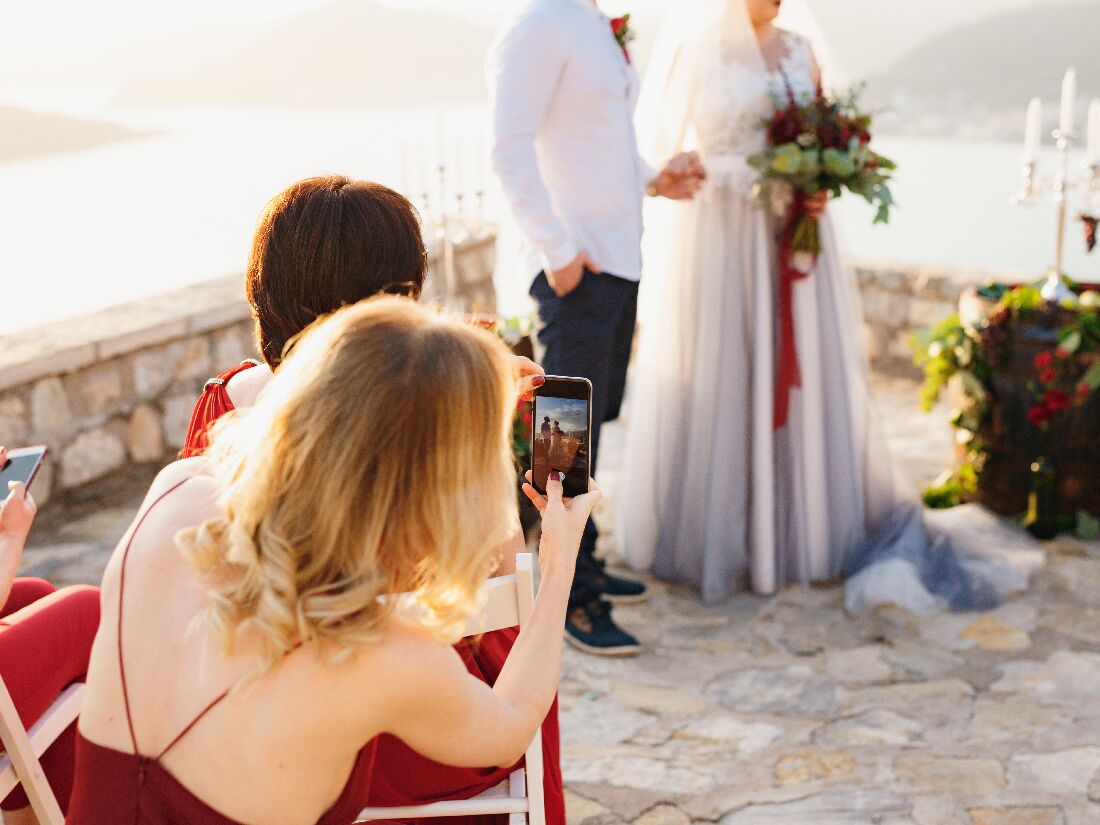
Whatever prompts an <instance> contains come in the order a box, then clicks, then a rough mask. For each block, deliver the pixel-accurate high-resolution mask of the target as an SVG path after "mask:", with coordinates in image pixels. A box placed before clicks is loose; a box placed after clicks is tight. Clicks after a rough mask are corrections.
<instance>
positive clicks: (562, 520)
mask: <svg viewBox="0 0 1100 825" xmlns="http://www.w3.org/2000/svg"><path fill="white" fill-rule="evenodd" d="M526 478H527V482H526V483H525V484H524V485H523V492H524V494H525V495H526V496H527V498H529V499H530V500H531V503H532V504H534V505H535V508H536V509H537V510H538V511H539V513H540V515H541V516H542V539H541V541H540V542H539V567H540V568H541V569H542V573H543V575H544V576H545V575H547V574H548V573H549V572H550V571H551V570H553V571H561V572H562V573H563V574H564V575H567V576H568V577H569V580H570V581H572V579H573V570H574V567H575V566H576V563H577V552H578V550H579V549H580V546H581V536H583V535H584V526H585V524H587V523H588V519H589V518H590V517H591V515H592V511H593V510H594V509H595V508H596V505H597V504H598V503H599V501H600V499H601V498H603V493H602V492H601V491H600V488H599V487H597V486H596V482H595V481H593V480H589V482H588V492H587V493H585V494H584V495H580V496H577V497H576V498H572V499H565V498H563V497H562V490H563V487H562V479H561V474H560V473H559V472H558V471H557V470H554V471H552V472H551V473H550V477H549V478H548V479H547V480H546V495H545V496H544V495H542V494H541V493H539V492H538V490H536V489H535V488H534V487H533V486H532V485H531V473H530V471H528V472H527V476H526Z"/></svg>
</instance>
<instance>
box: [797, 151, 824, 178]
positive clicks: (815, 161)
mask: <svg viewBox="0 0 1100 825" xmlns="http://www.w3.org/2000/svg"><path fill="white" fill-rule="evenodd" d="M799 171H800V172H801V173H802V174H804V175H806V177H807V178H816V177H817V176H818V175H820V174H821V152H820V151H819V150H817V149H803V150H802V161H801V163H800V165H799Z"/></svg>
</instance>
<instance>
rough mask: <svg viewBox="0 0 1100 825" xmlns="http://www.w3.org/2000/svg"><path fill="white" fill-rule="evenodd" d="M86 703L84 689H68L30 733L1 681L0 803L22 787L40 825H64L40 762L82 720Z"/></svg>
mask: <svg viewBox="0 0 1100 825" xmlns="http://www.w3.org/2000/svg"><path fill="white" fill-rule="evenodd" d="M83 701H84V685H83V684H75V685H69V687H67V688H65V690H64V691H62V693H61V695H60V696H58V697H57V698H56V699H55V700H54V701H53V704H51V705H50V706H49V707H48V708H47V709H46V712H45V713H44V714H42V718H40V719H39V720H38V721H37V722H35V723H34V724H33V725H31V728H30V730H24V728H23V723H22V722H21V721H20V720H19V713H18V712H17V711H16V709H15V703H14V702H12V700H11V694H9V693H8V688H7V686H6V685H5V684H4V680H3V679H0V743H2V744H3V746H4V755H3V756H2V757H0V799H3V798H4V797H5V796H7V795H8V794H9V793H11V792H12V791H13V790H14V789H15V787H16V786H17V785H22V786H23V790H24V791H26V794H27V798H28V799H29V800H30V803H31V810H33V811H34V813H35V816H37V817H38V821H39V823H41V825H64V823H65V816H64V815H63V814H62V813H61V806H60V805H58V804H57V797H55V796H54V793H53V791H52V790H51V789H50V785H49V783H48V782H47V781H46V775H45V774H44V773H43V772H42V765H41V763H40V762H39V761H38V758H39V757H40V756H42V754H44V753H45V752H46V749H47V748H48V747H49V746H50V745H52V744H53V743H54V742H55V741H57V738H58V737H59V736H60V735H61V734H62V733H63V732H64V731H65V729H66V728H67V727H69V725H71V724H72V723H73V722H75V721H76V719H77V717H78V716H80V706H81V704H82V703H83Z"/></svg>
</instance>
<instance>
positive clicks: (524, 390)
mask: <svg viewBox="0 0 1100 825" xmlns="http://www.w3.org/2000/svg"><path fill="white" fill-rule="evenodd" d="M512 374H513V375H514V376H515V379H516V391H517V393H518V394H519V397H520V400H522V401H530V400H531V399H532V398H534V397H535V390H537V389H538V388H539V387H541V386H542V385H543V384H545V383H546V377H545V376H546V371H545V370H544V369H543V368H542V367H540V366H539V365H538V364H536V363H535V362H534V361H532V360H531V359H530V358H524V357H523V356H522V355H514V356H512Z"/></svg>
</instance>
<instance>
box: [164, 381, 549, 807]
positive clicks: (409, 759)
mask: <svg viewBox="0 0 1100 825" xmlns="http://www.w3.org/2000/svg"><path fill="white" fill-rule="evenodd" d="M254 363H256V362H254V361H245V362H244V363H242V364H239V365H237V366H236V367H233V368H232V369H229V370H226V371H225V372H223V373H222V374H221V375H219V376H218V377H217V378H212V379H211V380H210V381H208V382H206V386H205V387H204V388H203V391H202V395H201V396H200V397H199V400H198V402H197V403H196V404H195V411H194V413H192V416H191V426H190V428H189V429H188V432H187V442H186V443H185V444H184V447H183V452H182V453H181V455H182V456H183V457H184V458H187V457H188V456H195V455H202V453H203V452H204V451H205V450H206V448H207V445H208V442H207V432H208V431H209V429H210V427H211V425H212V424H213V423H214V422H215V421H216V420H217V419H218V418H220V417H221V416H223V415H225V414H226V413H227V412H229V411H230V410H232V409H233V401H232V400H231V399H230V397H229V393H228V392H226V389H225V385H226V384H227V383H228V382H229V380H230V379H231V378H232V377H233V376H234V375H236V374H237V373H239V372H241V371H243V370H246V369H248V368H249V367H251V366H252V365H253V364H254ZM517 635H518V630H517V628H514V627H512V628H505V629H504V630H497V631H495V632H493V633H486V634H485V635H484V636H482V637H481V640H480V642H478V643H475V642H473V641H471V640H468V639H463V640H462V641H461V642H459V643H458V644H457V645H455V650H456V651H458V654H459V656H461V657H462V661H463V662H464V663H465V665H466V669H467V670H468V671H469V672H470V673H471V674H473V675H474V676H476V677H477V678H478V679H480V680H481V681H483V682H485V683H486V684H490V685H491V684H493V683H495V682H496V680H497V677H498V676H499V675H500V671H501V668H503V667H504V662H505V660H506V659H507V658H508V654H509V653H510V652H511V651H512V645H513V644H515V641H516V637H517ZM376 741H377V743H378V760H377V764H376V766H375V770H374V775H373V777H372V778H371V782H370V803H369V804H370V805H371V806H372V807H374V806H378V807H396V806H398V805H419V804H423V803H427V802H436V801H439V800H441V799H466V798H469V797H472V796H477V795H478V794H479V793H481V792H482V791H485V790H487V789H489V788H492V787H495V786H497V785H499V784H500V783H501V782H503V781H504V780H505V779H507V777H508V775H509V774H510V773H511V772H512V771H513V770H515V769H516V768H518V767H522V766H523V760H522V759H521V760H520V761H519V762H518V763H516V765H513V766H512V767H510V768H485V769H482V770H477V769H474V768H456V767H453V766H451V765H442V764H440V763H439V762H433V761H432V760H431V759H428V758H426V757H424V756H421V755H420V754H418V753H417V752H416V751H414V750H413V749H412V748H410V747H408V746H407V745H406V744H405V743H404V742H402V741H401V740H400V739H397V738H396V737H393V736H380V737H379V738H378V739H377V740H376ZM542 764H543V797H544V799H545V801H546V823H547V825H565V794H564V792H563V791H562V784H561V736H560V732H559V730H558V700H557V699H556V698H555V699H554V704H553V706H552V707H551V708H550V713H549V714H547V716H546V720H545V721H544V722H543V723H542ZM507 819H508V817H507V816H466V817H446V818H439V819H424V820H420V822H421V823H423V825H502V823H504V822H506V821H507ZM349 821H350V820H349Z"/></svg>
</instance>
